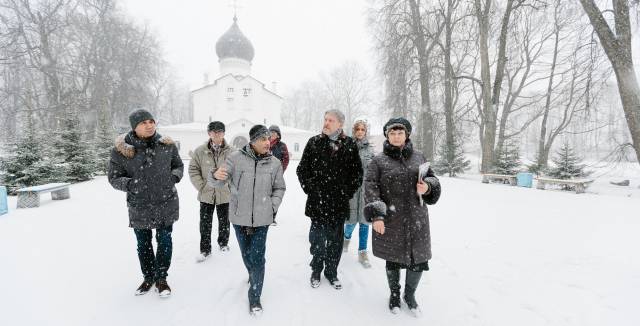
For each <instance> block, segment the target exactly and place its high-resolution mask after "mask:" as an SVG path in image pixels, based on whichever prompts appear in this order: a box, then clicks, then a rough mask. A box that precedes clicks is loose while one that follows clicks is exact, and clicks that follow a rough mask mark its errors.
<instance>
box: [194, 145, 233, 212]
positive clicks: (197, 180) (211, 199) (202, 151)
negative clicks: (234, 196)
mask: <svg viewBox="0 0 640 326" xmlns="http://www.w3.org/2000/svg"><path fill="white" fill-rule="evenodd" d="M221 146H222V147H221V148H220V150H219V151H218V152H217V153H214V152H213V149H211V145H210V141H209V140H207V142H206V143H204V144H202V145H200V146H198V148H196V150H195V151H194V152H193V156H192V157H191V162H190V163H189V178H190V179H191V183H192V184H193V186H194V187H195V188H196V190H198V200H199V201H200V202H202V203H207V204H212V205H220V204H226V203H228V202H229V196H230V191H229V187H228V186H227V187H221V188H213V187H210V186H208V185H207V175H208V174H209V173H211V171H212V170H215V169H217V168H219V167H221V166H222V165H223V164H224V162H225V160H226V159H227V156H228V155H229V154H230V153H231V152H233V150H234V149H233V147H231V146H229V145H228V144H227V142H226V140H225V141H223V142H222V145H221Z"/></svg>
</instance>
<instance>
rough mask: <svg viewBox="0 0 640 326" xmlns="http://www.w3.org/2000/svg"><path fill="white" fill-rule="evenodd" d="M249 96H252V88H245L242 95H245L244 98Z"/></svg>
mask: <svg viewBox="0 0 640 326" xmlns="http://www.w3.org/2000/svg"><path fill="white" fill-rule="evenodd" d="M249 94H251V88H243V89H242V95H243V96H244V97H247V96H249Z"/></svg>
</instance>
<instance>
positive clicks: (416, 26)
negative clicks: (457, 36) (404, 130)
mask: <svg viewBox="0 0 640 326" xmlns="http://www.w3.org/2000/svg"><path fill="white" fill-rule="evenodd" d="M409 5H410V7H411V20H412V24H411V25H412V27H413V33H414V36H415V46H416V50H417V52H418V66H419V70H420V71H419V75H420V104H421V108H422V114H423V115H424V120H423V121H424V122H425V124H424V125H423V126H422V128H424V137H425V138H424V139H423V140H422V141H423V144H424V146H423V151H424V156H425V158H426V159H427V161H433V128H434V127H433V117H432V116H431V115H432V113H431V99H430V94H429V62H428V60H429V55H428V54H427V48H426V45H427V42H426V40H425V37H424V31H423V29H422V16H421V14H420V7H419V4H418V2H417V0H409Z"/></svg>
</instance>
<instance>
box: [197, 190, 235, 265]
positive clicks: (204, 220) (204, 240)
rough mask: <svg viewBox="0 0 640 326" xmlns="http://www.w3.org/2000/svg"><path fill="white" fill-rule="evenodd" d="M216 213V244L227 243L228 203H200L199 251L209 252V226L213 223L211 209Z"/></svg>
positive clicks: (224, 244)
mask: <svg viewBox="0 0 640 326" xmlns="http://www.w3.org/2000/svg"><path fill="white" fill-rule="evenodd" d="M214 209H215V210H216V211H217V213H218V245H219V246H226V245H227V244H228V243H229V228H230V224H229V204H228V203H227V204H220V205H213V204H207V203H202V202H201V203H200V252H202V253H209V252H211V228H212V224H213V210H214Z"/></svg>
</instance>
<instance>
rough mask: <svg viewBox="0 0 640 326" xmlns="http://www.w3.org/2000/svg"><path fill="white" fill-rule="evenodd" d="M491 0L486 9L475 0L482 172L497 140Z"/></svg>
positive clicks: (488, 165) (487, 166)
mask: <svg viewBox="0 0 640 326" xmlns="http://www.w3.org/2000/svg"><path fill="white" fill-rule="evenodd" d="M490 6H491V0H487V2H486V4H485V7H484V9H483V8H482V1H481V0H475V10H476V18H477V19H478V34H479V36H480V40H479V43H480V44H479V48H480V79H481V80H482V117H481V118H482V121H483V122H484V134H483V137H482V144H481V145H482V164H481V166H480V172H482V173H488V172H489V171H490V170H491V166H492V163H493V145H494V143H495V140H496V114H495V111H494V110H495V106H494V105H493V103H492V101H491V72H490V71H489V69H490V62H489V44H488V42H489V9H490Z"/></svg>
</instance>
